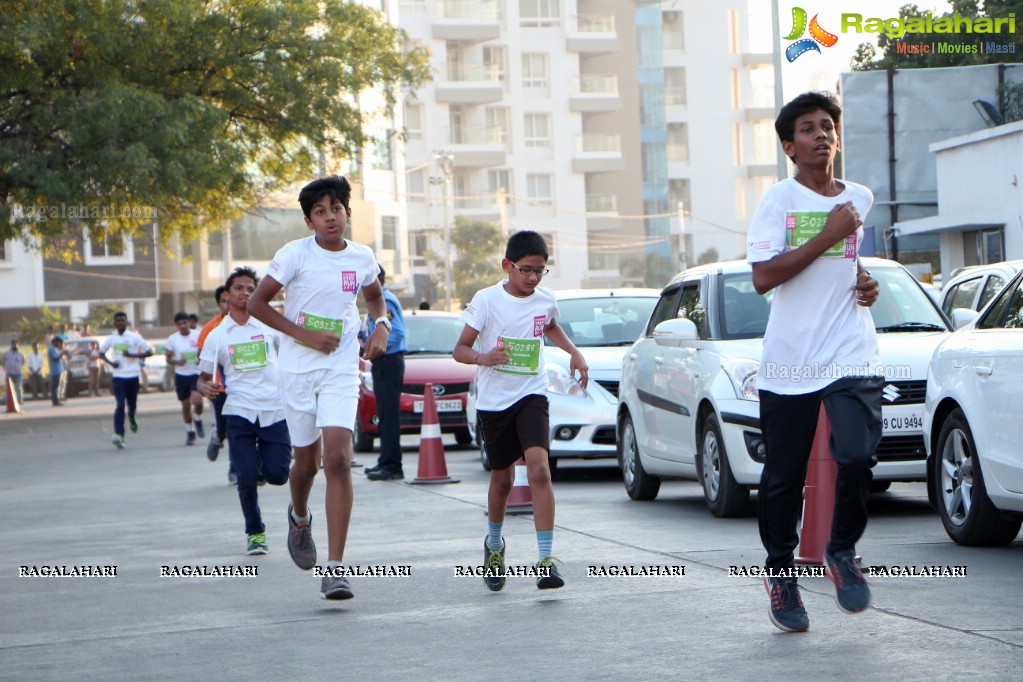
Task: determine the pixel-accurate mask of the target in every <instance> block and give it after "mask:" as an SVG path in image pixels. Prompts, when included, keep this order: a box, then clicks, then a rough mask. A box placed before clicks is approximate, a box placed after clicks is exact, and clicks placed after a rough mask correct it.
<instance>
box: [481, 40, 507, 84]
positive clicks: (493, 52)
mask: <svg viewBox="0 0 1023 682" xmlns="http://www.w3.org/2000/svg"><path fill="white" fill-rule="evenodd" d="M507 64H508V51H507V50H506V49H505V47H504V46H503V45H484V46H483V65H484V66H486V67H488V68H491V69H493V70H494V79H495V80H497V81H500V82H502V83H504V82H505V72H506V71H507V69H508V66H507Z"/></svg>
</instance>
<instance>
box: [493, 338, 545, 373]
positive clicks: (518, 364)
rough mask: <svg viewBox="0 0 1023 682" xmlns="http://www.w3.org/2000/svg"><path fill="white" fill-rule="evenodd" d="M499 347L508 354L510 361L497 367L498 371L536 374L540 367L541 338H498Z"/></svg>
mask: <svg viewBox="0 0 1023 682" xmlns="http://www.w3.org/2000/svg"><path fill="white" fill-rule="evenodd" d="M497 347H498V348H504V352H505V353H507V354H508V363H507V364H504V365H497V367H495V369H496V370H497V371H498V372H504V373H505V374H523V375H526V376H536V374H537V369H538V368H539V367H540V339H509V338H504V339H498V340H497Z"/></svg>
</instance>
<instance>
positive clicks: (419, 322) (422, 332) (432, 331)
mask: <svg viewBox="0 0 1023 682" xmlns="http://www.w3.org/2000/svg"><path fill="white" fill-rule="evenodd" d="M404 316H405V341H406V345H407V346H408V352H407V353H406V354H405V381H404V385H403V386H402V389H401V408H400V409H401V413H400V414H401V433H402V435H406V434H413V433H416V434H417V433H419V427H420V425H421V424H422V418H423V389H424V386H425V385H426V384H433V395H434V399H435V401H434V402H435V404H436V406H437V418H438V420H439V421H440V430H441V432H442V433H453V434H455V440H456V441H457V442H458V444H459V445H468V444H469V443H471V442H472V436H471V435H470V434H469V425H468V423H467V421H466V418H465V400H466V397H467V396H468V394H469V382H471V381H472V380H473V378H474V377H475V376H476V368H475V367H473V366H472V365H463V364H462V363H460V362H456V361H455V359H454V358H452V357H451V352H452V351H453V350H454V348H455V343H456V342H457V341H458V337H459V335H461V333H462V329H463V328H464V327H465V323H464V322H462V321H461V320H460V319H458V315H455V314H453V313H445V312H437V311H431V310H415V311H407V312H405V313H404ZM371 367H372V364H371V363H369V362H367V361H365V360H363V361H362V362H361V372H360V380H359V410H358V414H357V415H356V419H355V433H354V434H353V440H354V445H355V451H356V452H371V451H372V450H373V440H374V439H375V438H377V437H378V435H379V434H378V431H377V402H376V396H375V395H374V394H373V375H372V374H371V371H370V370H371Z"/></svg>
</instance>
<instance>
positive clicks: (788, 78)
mask: <svg viewBox="0 0 1023 682" xmlns="http://www.w3.org/2000/svg"><path fill="white" fill-rule="evenodd" d="M910 2H914V0H840V1H839V2H836V1H835V0H794V1H793V0H778V7H779V16H780V19H781V21H780V24H781V34H782V36H785V35H787V34H788V33H789V31H790V30H791V28H792V19H791V17H792V8H793V7H796V6H798V7H802V8H803V9H804V10H806V13H807V15H808V20H809V19H810V18H812V17H813V16H814V14H817V15H818V22H819V23H820V26H821V27H822V28H824V29H826V30H828V31H830V32H832V33H835V34H837V35H838V42H837V43H835V45H833V46H832V47H828V48H821V51H820V53H816V52H809V53H807V54H804V55H802V56H800V57H798V58H797V59H796V60H795V61H794V62H788V61H782V87H783V89H784V94H785V99H786V100H788V99H791V98H792V97H795V96H796V95H798V94H799V93H801V92H805V91H806V90H811V89H812V90H834V89H835V84H836V83H837V82H838V76H839V74H840V73H842V72H845V71H849V70H850V69H849V60H850V59H852V57H853V55H854V54H855V53H856V48H857V47H858V46H859V45H860V43H865V42H871V43H873V44H874V45H875V47H876V46H877V35H876V34H868V33H862V34H855V33H846V34H842V33H840V32H839V29H840V28H841V15H842V13H843V12H856V13H858V14H862V15H863V16H864V18H866V17H884V18H887V17H897V16H898V15H899V8H900V7H901V6H903V5H905V4H908V3H910ZM915 4H916V5H917V6H919V7H920V10H921V12H927V11H931V12H934V13H935V14H943V13H945V12H949V11H951V7H950V5H949V3H948V2H944V1H942V0H915ZM750 27H751V28H750V50H751V51H753V52H770V51H771V49H772V47H771V39H772V33H771V1H770V0H750ZM788 43H789V41H785V40H782V41H781V49H782V50H784V49H785V47H786V46H787V45H788Z"/></svg>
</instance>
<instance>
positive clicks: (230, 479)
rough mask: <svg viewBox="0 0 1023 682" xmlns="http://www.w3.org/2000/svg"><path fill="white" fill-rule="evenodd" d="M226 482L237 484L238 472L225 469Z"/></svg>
mask: <svg viewBox="0 0 1023 682" xmlns="http://www.w3.org/2000/svg"><path fill="white" fill-rule="evenodd" d="M227 484H228V485H238V474H236V473H234V469H228V471H227Z"/></svg>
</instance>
